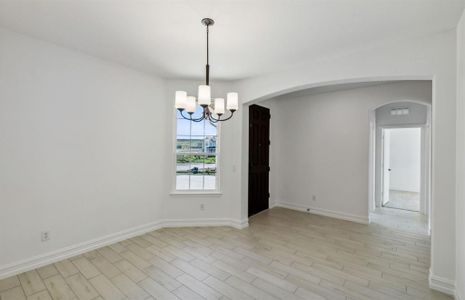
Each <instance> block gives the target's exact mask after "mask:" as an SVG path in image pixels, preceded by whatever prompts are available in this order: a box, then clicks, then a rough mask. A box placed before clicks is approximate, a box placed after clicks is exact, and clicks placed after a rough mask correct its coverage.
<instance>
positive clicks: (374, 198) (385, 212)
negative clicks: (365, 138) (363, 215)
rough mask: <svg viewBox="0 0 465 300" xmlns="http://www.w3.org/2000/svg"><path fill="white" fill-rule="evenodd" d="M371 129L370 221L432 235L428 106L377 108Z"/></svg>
mask: <svg viewBox="0 0 465 300" xmlns="http://www.w3.org/2000/svg"><path fill="white" fill-rule="evenodd" d="M370 128H371V129H370V159H369V162H370V163H369V180H370V184H369V211H370V214H369V221H370V222H373V223H377V224H380V225H382V226H387V227H392V228H395V229H399V230H402V231H409V232H415V233H420V234H425V235H429V234H431V104H430V103H427V102H419V101H394V102H391V103H387V104H384V105H381V106H379V107H376V108H374V109H373V111H372V113H371V114H370Z"/></svg>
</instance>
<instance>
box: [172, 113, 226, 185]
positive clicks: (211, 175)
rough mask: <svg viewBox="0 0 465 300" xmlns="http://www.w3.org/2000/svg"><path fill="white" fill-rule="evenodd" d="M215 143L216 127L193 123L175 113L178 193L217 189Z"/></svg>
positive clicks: (204, 123)
mask: <svg viewBox="0 0 465 300" xmlns="http://www.w3.org/2000/svg"><path fill="white" fill-rule="evenodd" d="M195 115H200V109H199V110H198V111H197V112H196V113H195ZM216 141H217V128H216V125H212V124H210V122H209V121H201V122H191V121H189V120H185V119H183V118H182V117H181V115H180V113H179V111H177V112H176V190H214V189H216V166H217V149H216Z"/></svg>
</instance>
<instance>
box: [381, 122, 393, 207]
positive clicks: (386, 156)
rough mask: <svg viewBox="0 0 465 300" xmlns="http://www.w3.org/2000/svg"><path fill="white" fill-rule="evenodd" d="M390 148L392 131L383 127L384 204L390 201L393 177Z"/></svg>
mask: <svg viewBox="0 0 465 300" xmlns="http://www.w3.org/2000/svg"><path fill="white" fill-rule="evenodd" d="M390 149H391V148H390V132H389V131H388V130H386V129H383V198H382V205H383V206H384V205H385V204H386V203H388V202H389V187H390V177H391V165H390V160H391V154H390Z"/></svg>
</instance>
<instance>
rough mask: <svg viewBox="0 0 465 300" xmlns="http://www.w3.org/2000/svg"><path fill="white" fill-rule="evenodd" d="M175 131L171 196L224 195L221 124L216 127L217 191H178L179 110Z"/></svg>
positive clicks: (175, 121) (175, 118) (174, 126)
mask: <svg viewBox="0 0 465 300" xmlns="http://www.w3.org/2000/svg"><path fill="white" fill-rule="evenodd" d="M172 120H173V126H172V127H171V128H173V131H172V133H171V137H172V147H171V149H172V156H173V157H172V160H171V161H172V162H173V165H172V168H171V172H172V175H171V178H172V180H171V182H172V183H171V192H170V195H173V196H176V195H194V196H195V195H213V196H215V195H222V194H223V193H222V192H221V189H220V187H221V122H218V123H217V127H216V152H215V154H216V178H215V189H208V190H205V189H203V190H178V189H176V167H177V152H176V151H177V149H176V146H177V129H178V128H177V127H178V119H177V110H176V109H174V110H173V117H172Z"/></svg>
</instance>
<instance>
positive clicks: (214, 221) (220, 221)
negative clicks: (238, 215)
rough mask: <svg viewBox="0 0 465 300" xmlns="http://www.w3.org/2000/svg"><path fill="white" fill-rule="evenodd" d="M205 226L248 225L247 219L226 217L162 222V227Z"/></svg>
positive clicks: (239, 226)
mask: <svg viewBox="0 0 465 300" xmlns="http://www.w3.org/2000/svg"><path fill="white" fill-rule="evenodd" d="M206 226H230V227H234V228H236V229H244V228H246V227H248V226H249V221H248V220H235V219H228V218H210V219H166V220H163V222H162V227H164V228H170V227H206Z"/></svg>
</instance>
